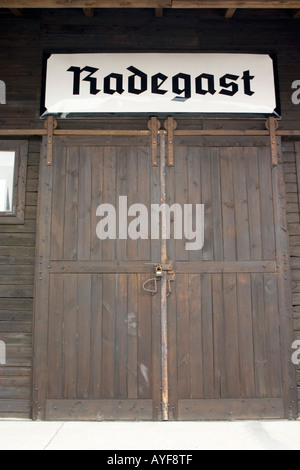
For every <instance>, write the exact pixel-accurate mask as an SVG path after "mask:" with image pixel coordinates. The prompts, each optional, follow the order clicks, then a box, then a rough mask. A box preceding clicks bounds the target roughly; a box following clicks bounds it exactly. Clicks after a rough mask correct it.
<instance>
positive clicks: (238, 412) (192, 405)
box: [178, 398, 284, 421]
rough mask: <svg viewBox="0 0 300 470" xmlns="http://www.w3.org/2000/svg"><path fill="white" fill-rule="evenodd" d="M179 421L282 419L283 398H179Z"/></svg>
mask: <svg viewBox="0 0 300 470" xmlns="http://www.w3.org/2000/svg"><path fill="white" fill-rule="evenodd" d="M178 414H179V421H185V420H186V421H195V420H199V419H203V420H211V421H212V420H220V419H224V420H234V419H280V418H284V409H283V400H282V399H281V398H273V399H272V398H270V399H266V398H253V399H251V398H247V399H245V400H243V399H218V400H179V410H178Z"/></svg>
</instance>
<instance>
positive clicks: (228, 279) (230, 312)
mask: <svg viewBox="0 0 300 470" xmlns="http://www.w3.org/2000/svg"><path fill="white" fill-rule="evenodd" d="M236 278H237V277H236V275H235V274H226V275H225V276H224V281H223V286H224V316H225V331H224V334H225V348H226V349H225V357H226V396H227V398H237V397H240V393H241V383H240V374H239V371H240V367H239V337H238V310H237V279H236Z"/></svg>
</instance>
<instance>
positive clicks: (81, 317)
mask: <svg viewBox="0 0 300 470" xmlns="http://www.w3.org/2000/svg"><path fill="white" fill-rule="evenodd" d="M91 284H92V278H91V275H89V274H81V275H79V276H78V313H77V318H78V320H77V322H78V327H77V328H78V329H77V337H78V339H77V398H80V399H88V398H90V369H91V297H92V286H91Z"/></svg>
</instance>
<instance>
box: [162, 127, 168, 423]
mask: <svg viewBox="0 0 300 470" xmlns="http://www.w3.org/2000/svg"><path fill="white" fill-rule="evenodd" d="M166 134H167V133H166V131H162V132H161V133H160V187H161V198H160V203H161V204H166ZM167 261H168V257H167V216H166V212H165V211H164V210H163V211H162V221H161V264H162V266H164V265H165V264H166V263H167ZM167 277H168V274H167V271H163V276H162V280H161V343H162V417H163V420H164V421H168V420H169V377H168V304H167V299H168V279H167Z"/></svg>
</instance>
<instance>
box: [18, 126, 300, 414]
mask: <svg viewBox="0 0 300 470" xmlns="http://www.w3.org/2000/svg"><path fill="white" fill-rule="evenodd" d="M120 132H121V134H120ZM291 132H292V131H291ZM64 134H66V135H110V136H112V135H141V134H142V135H151V131H115V134H114V131H100V133H99V131H98V133H97V131H92V132H91V133H89V134H86V133H85V132H84V131H77V132H75V131H70V132H69V133H68V132H65V133H64V131H60V133H59V135H61V136H63V135H64ZM22 135H24V134H22ZM42 135H45V132H43V134H42ZM174 135H178V136H180V135H182V136H189V135H193V136H215V135H220V136H225V135H233V136H255V135H258V136H259V135H264V136H265V135H270V134H269V132H268V131H267V132H265V131H174ZM284 135H286V134H284ZM289 135H290V134H289ZM273 151H274V145H273V146H272V145H271V146H270V156H271V157H272V159H271V160H270V165H271V164H272V161H273V163H274V161H275V158H274V154H273ZM276 151H277V154H278V159H279V160H278V163H279V164H278V165H273V167H272V178H273V180H272V184H273V200H274V214H275V231H276V247H277V254H278V258H277V265H278V295H279V313H280V335H281V345H282V350H281V354H282V375H283V400H284V414H285V418H287V419H295V418H297V417H298V402H297V382H296V368H295V366H294V364H293V363H292V359H291V355H292V354H291V345H292V342H293V309H292V291H291V265H290V254H289V235H288V226H287V217H286V191H285V183H284V175H283V163H282V150H281V138H280V137H278V133H277V147H276ZM52 188H53V169H52V168H51V165H49V145H47V138H44V139H43V145H42V159H41V168H40V179H39V201H38V216H37V222H38V223H37V244H36V263H35V292H34V305H35V308H34V343H33V347H34V358H33V419H34V420H44V419H45V418H46V390H47V347H48V329H47V321H48V315H45V312H47V309H44V308H40V306H42V305H43V304H48V302H49V289H48V285H49V266H48V259H49V255H50V229H51V219H50V217H49V214H48V213H47V212H45V209H44V208H45V207H47V201H49V200H51V199H52V191H53V189H52ZM42 281H43V282H42ZM38 306H39V308H38Z"/></svg>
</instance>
